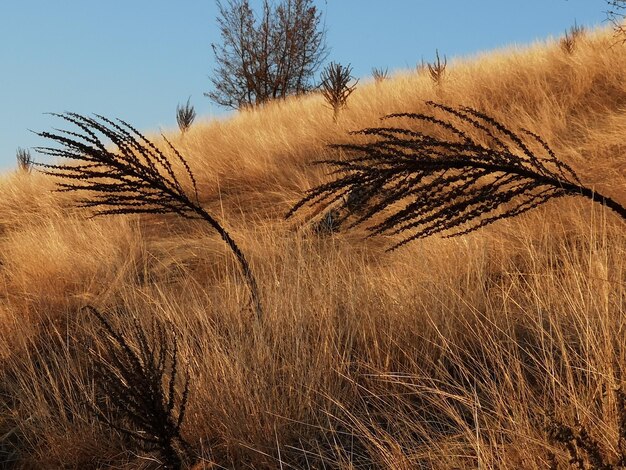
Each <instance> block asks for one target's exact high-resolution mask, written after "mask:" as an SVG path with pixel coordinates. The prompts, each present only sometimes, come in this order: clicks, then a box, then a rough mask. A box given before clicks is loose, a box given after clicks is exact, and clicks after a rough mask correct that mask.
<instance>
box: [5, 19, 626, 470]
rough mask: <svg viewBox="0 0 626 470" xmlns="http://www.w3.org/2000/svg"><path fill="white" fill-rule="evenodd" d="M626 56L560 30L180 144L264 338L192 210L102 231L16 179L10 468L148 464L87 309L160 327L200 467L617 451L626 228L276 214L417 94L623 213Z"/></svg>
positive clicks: (61, 199) (278, 110)
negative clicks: (576, 433)
mask: <svg viewBox="0 0 626 470" xmlns="http://www.w3.org/2000/svg"><path fill="white" fill-rule="evenodd" d="M625 47H626V46H624V45H622V44H615V43H614V39H613V38H612V37H611V35H610V33H608V32H607V31H603V30H600V31H595V32H588V33H586V34H585V35H584V36H583V37H581V38H580V39H579V40H578V42H577V44H576V47H575V50H574V51H573V53H571V54H568V53H566V52H564V51H563V50H562V48H560V47H559V44H558V42H557V41H550V42H547V43H540V44H535V45H533V46H530V47H527V48H520V49H507V50H503V51H497V52H494V53H492V54H486V55H483V56H480V57H476V58H470V59H467V60H457V61H454V62H453V63H451V64H450V65H449V69H448V71H447V74H446V77H445V79H444V81H443V82H442V83H441V84H440V85H435V84H433V83H432V81H431V80H430V78H429V76H428V74H427V73H425V72H423V71H422V72H419V71H408V72H404V73H400V74H397V75H396V76H394V77H392V78H391V79H389V80H386V81H384V82H382V83H379V84H375V83H364V84H360V85H359V87H358V88H357V91H356V92H355V93H354V94H353V95H352V96H351V97H350V101H349V107H348V108H347V109H346V110H344V111H343V112H342V113H341V114H340V117H339V122H338V123H337V124H335V123H334V122H333V120H332V111H331V110H330V109H328V108H327V107H326V106H325V104H324V102H323V100H322V99H321V98H320V97H319V96H308V97H304V98H297V99H295V98H294V99H289V100H287V101H285V102H280V103H273V104H270V105H267V106H265V107H263V108H261V109H257V110H251V111H245V112H240V113H238V114H236V115H235V116H233V117H232V118H230V119H228V120H224V121H210V122H203V123H199V124H196V125H194V126H193V127H192V128H191V130H190V131H189V132H188V133H187V134H185V135H184V136H180V135H178V133H176V132H171V133H168V138H170V139H171V141H172V143H173V144H174V145H175V146H176V147H177V148H178V149H179V150H180V152H181V153H182V154H184V155H185V156H186V158H187V160H188V162H189V165H190V167H191V168H192V170H193V172H194V174H195V177H196V179H197V181H198V186H199V197H200V201H201V203H202V204H203V206H204V207H205V208H206V209H207V211H208V212H209V213H211V214H213V215H215V216H216V217H217V218H218V219H219V220H220V221H221V222H222V223H223V224H224V225H225V227H226V228H227V229H228V230H229V231H230V232H231V234H232V235H233V238H234V239H235V240H236V241H237V243H238V244H239V245H240V246H241V248H242V250H243V251H244V252H245V253H246V255H247V256H248V258H249V259H250V260H251V264H252V267H253V270H254V272H255V274H256V276H257V280H258V282H259V287H260V290H261V293H262V301H263V304H264V307H265V319H264V322H263V324H262V325H259V324H257V323H255V319H254V315H253V313H252V312H251V311H250V309H249V306H248V300H247V295H248V293H247V290H246V286H245V285H244V284H243V283H242V281H241V278H240V276H239V273H238V270H237V266H236V264H235V263H234V260H233V258H232V256H231V254H230V252H229V251H228V250H227V248H226V247H225V246H224V245H223V243H222V242H221V240H219V238H218V237H216V236H215V234H214V233H212V232H211V231H210V229H209V228H208V227H207V226H205V225H203V224H202V223H201V222H199V221H187V220H182V219H179V218H176V217H174V216H163V217H161V216H157V215H155V216H141V217H103V218H95V219H91V218H88V216H89V212H88V211H85V210H80V209H77V208H75V206H74V205H73V204H72V202H73V200H74V199H75V196H74V195H72V194H70V193H52V192H50V190H51V189H53V188H54V181H53V180H52V179H51V178H49V177H47V176H45V175H41V174H37V173H33V174H6V175H4V176H3V177H2V180H1V181H0V377H3V380H2V381H0V460H2V459H3V458H4V459H5V460H7V461H9V460H11V461H15V464H16V468H59V467H60V466H61V465H62V464H65V465H67V466H68V467H70V468H99V466H100V467H102V466H106V465H116V466H117V468H151V467H150V465H153V466H154V462H152V463H150V461H149V460H146V459H144V458H140V457H137V455H147V453H146V452H145V451H142V450H140V449H139V448H138V446H137V443H136V442H135V441H134V440H133V439H128V438H125V437H124V436H123V435H121V434H120V433H118V432H116V431H115V430H113V429H111V428H110V427H109V426H107V425H106V424H104V423H102V422H99V421H98V420H96V419H95V418H94V417H93V413H92V412H91V409H90V405H89V401H90V400H93V401H95V400H96V399H97V398H96V397H95V395H94V386H93V378H92V374H91V372H90V367H89V361H88V360H87V357H88V354H87V353H86V349H88V346H85V344H91V345H93V344H98V341H99V339H98V338H99V336H101V335H102V331H101V330H98V325H97V322H95V321H94V319H93V318H92V317H90V316H89V315H88V314H87V313H86V312H85V311H84V310H82V307H84V306H85V305H87V304H90V305H94V306H96V307H97V308H98V309H100V310H101V311H103V312H105V313H106V315H107V317H108V318H110V319H111V322H112V323H113V324H114V325H116V326H117V327H119V328H121V329H122V330H123V331H126V332H127V333H128V334H130V332H131V331H132V321H131V319H132V318H136V319H137V321H138V322H139V323H140V324H142V325H144V327H145V328H148V329H149V326H150V325H151V324H152V321H153V320H154V319H157V320H158V321H161V322H163V321H167V322H169V323H167V324H168V325H170V327H169V328H171V330H172V331H175V332H176V335H177V338H179V342H180V356H181V358H182V359H181V361H182V362H181V363H184V364H187V365H188V367H189V370H190V377H191V380H190V384H191V385H190V393H189V407H188V410H187V414H186V418H185V421H184V423H183V427H182V434H183V436H184V437H185V439H186V440H187V441H188V442H189V444H190V446H191V448H192V449H193V456H192V457H191V458H190V462H191V461H194V462H203V465H205V467H206V468H259V469H260V468H280V467H281V465H282V466H284V468H355V467H358V466H363V467H364V468H406V469H412V468H417V467H418V466H419V465H424V466H426V467H429V466H432V467H435V468H467V467H476V466H479V465H480V466H485V467H488V468H521V467H523V468H546V466H548V465H549V463H550V462H552V461H553V460H554V459H556V460H558V461H561V462H563V463H564V462H566V461H567V460H568V459H569V458H570V457H571V456H568V454H567V448H566V446H565V445H564V444H563V443H559V438H555V437H554V436H555V435H556V434H555V433H554V432H551V431H550V429H554V428H555V427H557V428H558V426H559V425H565V424H567V423H569V424H570V425H572V426H573V425H574V418H575V417H576V418H577V419H578V420H579V422H580V425H581V426H583V427H584V428H585V429H586V430H588V431H589V433H590V434H591V435H592V438H593V439H595V440H596V441H597V442H598V446H599V449H600V450H599V452H601V453H602V455H603V456H604V458H606V459H608V460H611V461H616V460H617V459H618V453H619V451H620V448H619V445H620V444H619V435H620V433H624V434H622V435H626V422H621V421H620V420H623V417H622V415H621V414H620V413H619V412H618V411H619V410H617V409H616V402H619V401H620V399H621V398H620V397H622V398H623V395H621V394H620V392H619V390H618V388H616V387H618V386H620V385H621V384H622V383H623V381H624V380H626V377H624V376H623V375H622V370H623V368H624V367H626V346H625V345H626V333H625V332H626V329H625V328H624V326H626V325H625V320H626V316H625V313H626V310H625V305H626V262H625V260H626V257H625V254H626V236H625V233H626V232H625V231H624V229H625V227H626V226H625V224H624V221H622V220H620V219H619V218H618V217H617V216H616V215H615V214H613V213H611V212H610V211H608V210H603V208H602V207H601V206H599V205H594V204H592V203H590V202H589V201H587V200H584V199H582V198H581V199H580V200H577V199H575V198H570V199H567V198H564V199H562V200H558V201H554V202H550V203H548V204H546V205H545V206H543V207H540V208H538V209H536V210H535V211H533V212H530V213H528V214H525V215H523V216H520V217H518V218H516V219H512V220H506V221H501V222H499V223H496V224H494V225H492V226H490V227H488V228H486V229H484V230H482V231H480V232H476V233H473V234H470V235H468V236H464V237H460V238H453V239H440V238H432V239H426V240H423V241H417V242H414V243H412V244H410V245H408V246H406V247H404V248H402V249H401V250H398V251H395V252H391V253H388V252H385V248H387V247H389V246H390V245H391V244H392V241H391V240H389V239H385V238H370V239H365V238H364V236H365V232H364V231H363V230H362V229H357V230H352V231H348V232H345V233H339V234H333V235H318V234H315V233H314V232H313V231H312V230H311V229H310V224H311V222H310V221H309V220H307V219H308V218H309V217H308V216H306V217H305V216H303V217H300V218H296V219H295V220H289V221H285V220H284V218H283V216H284V214H285V213H286V212H287V210H288V209H289V208H290V207H291V206H292V205H293V204H294V203H295V202H296V201H297V200H298V199H299V198H300V197H301V196H302V194H303V192H304V191H305V190H306V189H308V188H310V187H312V186H313V185H315V184H317V183H319V182H320V181H322V180H323V178H324V177H325V176H324V169H323V168H321V167H319V166H311V165H310V164H311V163H312V162H314V161H315V160H319V159H322V158H324V157H326V156H328V155H329V154H330V153H331V152H332V151H331V150H330V149H329V148H328V144H331V143H338V142H347V141H349V140H350V139H353V138H354V137H352V136H350V135H349V134H348V131H351V130H356V129H361V128H364V127H367V126H374V125H376V124H377V123H378V122H379V121H378V120H379V118H380V117H381V116H383V115H385V114H388V113H396V112H420V111H424V110H426V107H425V104H424V102H425V101H426V100H435V101H437V102H441V103H446V104H450V105H458V104H462V105H467V106H471V107H474V108H476V109H479V110H481V111H484V112H486V113H488V114H491V115H493V116H494V117H496V118H497V119H499V120H500V121H502V122H503V123H505V124H506V125H507V126H509V127H510V128H512V129H517V128H527V129H529V130H531V131H533V132H536V133H537V134H539V135H541V136H542V137H543V138H544V139H545V140H546V141H547V142H548V143H549V144H550V146H551V147H552V148H553V150H554V151H555V153H556V155H557V156H558V157H559V158H561V159H563V160H564V161H566V162H567V163H569V164H570V165H571V166H572V167H573V168H575V169H576V171H577V172H578V173H579V174H580V175H581V179H582V180H583V183H584V184H585V185H587V186H589V187H593V188H595V189H596V190H597V191H599V192H601V193H603V194H605V195H607V196H610V197H612V198H614V199H616V200H618V201H621V202H622V204H626V153H625V150H626V148H625V143H624V136H625V135H626V81H625V80H624V77H625V76H626V49H625ZM94 111H97V110H94ZM152 137H154V141H155V142H157V143H160V142H161V140H160V138H159V136H156V135H155V136H152ZM93 347H95V346H93ZM90 396H91V398H90V399H88V397H90ZM583 454H584V452H583V451H581V455H583ZM152 455H153V456H155V457H157V458H158V453H152ZM210 462H213V464H214V465H215V466H214V467H211V466H210Z"/></svg>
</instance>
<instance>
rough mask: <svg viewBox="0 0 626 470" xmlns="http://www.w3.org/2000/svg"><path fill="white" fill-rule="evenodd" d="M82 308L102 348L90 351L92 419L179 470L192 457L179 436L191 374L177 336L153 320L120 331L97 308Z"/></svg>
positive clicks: (166, 465) (171, 467)
mask: <svg viewBox="0 0 626 470" xmlns="http://www.w3.org/2000/svg"><path fill="white" fill-rule="evenodd" d="M85 310H86V311H87V312H89V313H90V314H91V315H93V316H94V317H95V318H96V319H97V320H98V325H99V327H100V331H99V335H98V338H97V341H96V342H95V344H98V343H99V344H100V346H99V347H95V348H89V349H88V353H89V358H90V361H89V362H90V364H91V367H92V369H93V373H94V385H95V387H96V391H97V392H96V399H95V401H93V402H91V400H90V402H91V407H92V409H93V410H94V412H95V414H96V416H97V417H98V419H100V420H101V421H103V422H104V423H106V424H107V425H108V426H110V427H112V428H113V429H115V430H117V431H118V432H120V433H122V434H123V435H125V436H127V437H129V438H131V439H132V440H133V441H135V442H136V444H138V445H139V447H141V448H142V449H143V450H144V451H147V452H155V451H156V452H158V453H160V455H161V458H162V464H163V468H169V469H180V468H181V466H182V464H183V462H184V461H186V460H187V459H188V458H189V457H190V453H191V448H190V445H189V444H188V443H187V442H186V441H185V439H184V438H183V437H182V435H181V432H180V429H181V426H182V423H183V420H184V419H185V411H186V407H187V401H188V399H189V373H188V371H187V368H186V367H184V366H182V365H181V363H180V359H179V357H178V342H177V339H176V336H175V334H174V333H171V332H170V331H169V330H170V328H169V327H168V328H167V329H166V327H165V326H163V325H161V324H158V323H156V322H155V323H154V324H153V326H152V328H151V329H147V328H144V327H143V326H142V325H140V324H139V322H138V321H137V320H135V321H134V322H133V325H132V327H131V329H130V331H129V332H128V333H123V332H121V331H120V330H117V329H116V328H115V327H114V326H113V325H112V324H111V322H109V320H108V319H107V318H106V317H105V316H104V315H103V314H102V313H101V312H99V311H98V310H96V309H95V308H93V307H87V308H86V309H85ZM180 376H182V379H181V378H180ZM177 387H178V388H180V387H182V391H179V392H177Z"/></svg>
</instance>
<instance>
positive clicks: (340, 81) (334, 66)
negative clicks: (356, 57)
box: [320, 62, 359, 122]
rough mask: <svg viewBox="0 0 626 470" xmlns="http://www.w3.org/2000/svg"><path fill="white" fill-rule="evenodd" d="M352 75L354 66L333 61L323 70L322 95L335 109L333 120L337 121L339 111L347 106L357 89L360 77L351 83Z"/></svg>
mask: <svg viewBox="0 0 626 470" xmlns="http://www.w3.org/2000/svg"><path fill="white" fill-rule="evenodd" d="M351 80H353V77H352V67H351V66H350V64H348V65H347V66H344V65H341V64H338V63H336V62H331V63H330V64H329V65H328V66H327V67H326V68H325V69H324V70H322V83H321V85H320V86H321V88H322V95H323V96H324V98H325V99H326V102H327V103H328V104H329V105H330V106H331V108H332V109H333V120H334V121H335V122H337V118H338V117H339V111H340V110H341V109H342V108H345V107H346V104H347V102H348V97H349V96H350V95H351V94H352V92H353V91H354V90H355V89H356V85H357V83H358V82H359V81H358V79H357V80H356V81H355V82H354V83H353V84H352V85H350V81H351Z"/></svg>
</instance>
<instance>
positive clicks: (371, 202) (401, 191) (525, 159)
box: [287, 102, 626, 249]
mask: <svg viewBox="0 0 626 470" xmlns="http://www.w3.org/2000/svg"><path fill="white" fill-rule="evenodd" d="M427 104H428V105H429V106H430V107H431V108H432V109H433V113H431V114H421V113H400V114H391V115H388V116H385V117H384V118H383V119H384V120H385V121H387V120H391V119H394V120H399V119H405V120H408V121H410V122H417V123H421V124H423V125H424V126H428V127H430V129H431V132H430V133H429V132H423V131H421V130H411V129H410V128H408V127H402V126H399V125H397V126H390V127H376V128H367V129H363V130H361V131H357V132H354V133H353V134H355V135H360V136H364V137H366V138H368V139H369V140H368V141H366V142H363V143H347V144H339V145H334V146H332V147H333V148H335V149H338V150H340V151H341V153H342V154H347V155H351V156H350V157H349V158H342V159H333V160H325V161H322V162H319V163H323V164H326V165H328V166H330V167H331V168H333V169H334V171H333V175H335V176H336V178H335V179H334V180H332V181H330V182H328V183H324V184H321V185H319V186H317V187H314V188H312V189H310V190H309V191H308V193H307V194H306V196H305V197H304V198H302V199H301V200H300V201H299V202H298V203H297V204H296V205H295V206H294V207H293V208H292V209H291V210H290V211H289V212H288V214H287V217H289V216H291V215H292V214H294V212H296V211H297V210H299V209H300V208H302V207H303V206H304V205H306V204H326V205H332V204H339V205H340V206H341V207H342V209H344V210H345V216H344V218H346V217H349V216H351V215H352V216H354V219H355V220H354V221H353V222H352V224H351V225H350V226H351V227H353V226H355V225H357V224H361V223H364V222H366V221H369V220H370V219H372V218H373V217H374V216H378V215H382V220H379V221H377V222H375V223H374V224H373V225H371V226H370V227H369V231H370V234H371V235H378V234H392V235H397V234H408V235H407V236H406V237H405V238H404V239H403V240H401V241H400V242H398V243H396V244H395V245H394V246H393V247H392V248H391V249H395V248H398V247H400V246H402V245H404V244H406V243H408V242H410V241H412V240H415V239H418V238H424V237H428V236H430V235H434V234H438V233H444V234H446V235H447V236H449V237H451V236H458V235H462V234H466V233H469V232H472V231H474V230H477V229H479V228H481V227H484V226H486V225H488V224H491V223H493V222H496V221H498V220H501V219H505V218H509V217H514V216H516V215H518V214H521V213H523V212H526V211H528V210H531V209H533V208H535V207H537V206H539V205H540V204H543V203H544V202H546V201H548V200H551V199H555V198H559V197H563V196H583V197H586V198H588V199H591V200H594V201H597V202H600V203H601V204H603V205H604V206H606V207H608V208H610V209H612V210H613V211H615V212H616V213H617V214H618V215H620V216H621V217H622V218H623V219H624V220H626V207H624V206H622V205H621V204H619V203H618V202H616V201H614V200H613V199H611V198H609V197H606V196H603V195H601V194H598V193H596V192H594V191H593V190H592V189H590V188H587V187H585V186H583V185H582V183H581V181H580V179H579V177H578V176H577V175H576V173H575V172H574V170H573V169H572V168H571V167H570V166H569V165H567V164H566V163H564V162H562V161H560V160H559V159H558V158H557V157H556V155H555V154H554V152H553V151H552V150H551V149H550V147H549V146H548V144H547V143H546V142H545V141H544V140H542V139H541V137H539V136H538V135H537V134H534V133H533V132H531V131H528V130H525V129H522V130H521V131H520V132H521V134H522V135H523V137H520V135H518V134H516V133H514V132H513V131H511V130H510V129H509V128H507V127H506V126H505V125H504V124H502V123H501V122H499V121H497V120H496V119H494V118H493V117H490V116H488V115H487V114H484V113H482V112H480V111H477V110H475V109H472V108H469V107H465V106H461V107H458V108H453V107H449V106H446V105H443V104H438V103H434V102H427ZM436 112H438V113H440V114H442V116H441V117H438V116H437V115H436ZM435 131H436V132H435ZM470 131H474V132H478V133H480V134H481V137H482V138H483V139H487V141H488V142H489V145H485V144H482V143H481V142H480V141H479V140H478V139H477V138H474V137H472V136H471V134H470ZM441 133H443V137H440V136H439V135H440V134H441ZM537 150H539V151H541V152H542V153H543V156H540V155H539V154H538V153H537V152H536V151H537ZM354 194H358V203H356V202H355V201H354V197H353V198H352V199H353V200H352V201H351V202H350V196H352V195H354ZM349 202H350V204H351V206H349ZM399 203H403V204H402V206H399ZM355 207H357V208H358V210H356V209H355ZM385 213H386V215H383V214H385Z"/></svg>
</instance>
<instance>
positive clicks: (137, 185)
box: [36, 113, 262, 317]
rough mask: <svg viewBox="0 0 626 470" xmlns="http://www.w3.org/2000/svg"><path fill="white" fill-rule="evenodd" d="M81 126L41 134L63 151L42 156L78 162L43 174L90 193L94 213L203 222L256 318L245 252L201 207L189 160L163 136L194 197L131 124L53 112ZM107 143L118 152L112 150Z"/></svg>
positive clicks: (256, 299) (87, 202) (87, 201)
mask: <svg viewBox="0 0 626 470" xmlns="http://www.w3.org/2000/svg"><path fill="white" fill-rule="evenodd" d="M53 115H54V116H57V117H59V118H61V119H63V120H65V121H67V122H69V123H71V124H74V125H75V126H77V127H78V128H79V129H80V131H79V132H73V131H68V130H58V131H57V133H52V132H39V133H37V135H39V136H41V137H44V138H47V139H50V140H52V141H54V142H57V143H59V144H61V146H62V147H61V148H52V147H38V148H36V150H37V151H38V152H39V153H41V154H44V155H48V156H52V157H61V158H67V159H70V160H74V161H78V162H79V164H72V163H71V162H68V163H62V164H44V163H37V164H36V165H37V166H38V167H40V168H42V170H40V171H42V172H43V173H46V174H49V175H53V176H56V177H58V178H59V179H60V181H59V182H57V187H58V191H71V192H78V193H81V194H87V195H86V197H84V198H83V199H79V201H78V205H79V206H80V207H85V208H91V209H95V213H94V215H110V214H134V213H149V214H167V213H175V214H178V215H180V216H182V217H185V218H199V219H202V220H204V221H205V222H207V223H208V224H209V225H210V226H211V228H212V229H214V230H215V231H216V232H217V233H218V234H219V235H220V237H221V238H222V239H223V240H224V242H226V244H227V245H228V247H229V248H230V249H231V251H232V252H233V254H234V255H235V257H236V258H237V261H238V262H239V266H240V268H241V271H242V273H243V276H244V278H245V280H246V282H247V284H248V287H249V289H250V293H251V297H252V303H253V305H254V309H255V311H256V314H257V317H260V316H261V314H262V309H261V301H260V296H259V291H258V287H257V283H256V279H255V277H254V275H253V274H252V270H251V268H250V265H249V263H248V261H247V259H246V257H245V256H244V254H243V252H242V251H241V249H240V248H239V247H238V246H237V244H236V243H235V241H234V240H233V238H232V237H231V236H230V234H229V233H228V232H227V231H226V230H225V229H224V227H222V226H221V225H220V223H219V222H218V221H217V220H216V219H215V218H213V217H212V216H211V215H210V214H209V213H208V212H206V211H205V210H204V208H203V207H202V206H201V205H200V202H199V200H198V191H197V188H196V180H195V178H194V176H193V173H192V172H191V168H190V167H189V165H188V164H187V161H186V160H185V158H184V157H183V156H182V155H181V154H180V152H178V150H176V148H175V147H174V146H173V145H172V144H171V143H170V141H169V140H167V138H165V136H163V139H164V140H165V142H166V144H167V147H168V148H169V150H171V152H172V154H173V155H174V157H175V158H176V159H177V160H178V161H179V162H180V163H181V165H182V167H183V168H184V171H183V172H182V173H184V175H185V176H186V177H187V179H188V180H189V183H190V184H191V187H192V191H193V194H192V195H188V194H187V192H186V191H185V190H184V189H183V186H182V183H181V181H180V179H179V178H180V177H179V175H178V173H177V171H176V170H175V168H174V166H173V165H172V163H171V162H170V160H169V158H168V156H167V155H166V154H165V153H164V152H163V151H162V150H160V149H159V148H158V147H157V146H156V145H155V144H154V143H152V142H151V141H150V140H148V139H147V138H146V137H145V136H144V135H143V134H141V133H140V132H139V131H137V130H136V129H135V128H134V127H132V126H131V125H130V124H128V123H126V122H124V121H122V120H120V119H118V120H116V121H112V120H110V119H108V118H105V117H103V116H99V115H96V116H95V117H94V118H91V117H87V116H82V115H80V114H76V113H64V114H53ZM103 139H108V140H110V141H111V142H112V143H113V145H114V146H115V147H116V148H117V149H116V150H109V149H108V148H107V147H106V146H105V144H104V141H103Z"/></svg>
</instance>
